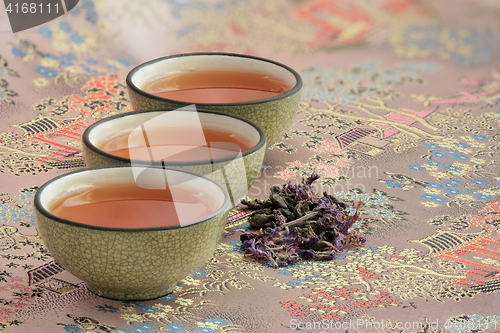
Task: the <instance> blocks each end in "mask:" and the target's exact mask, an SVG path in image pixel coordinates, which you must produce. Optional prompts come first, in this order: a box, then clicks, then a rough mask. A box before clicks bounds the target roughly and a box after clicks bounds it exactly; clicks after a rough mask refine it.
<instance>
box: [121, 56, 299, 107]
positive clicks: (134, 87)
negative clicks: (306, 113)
mask: <svg viewBox="0 0 500 333" xmlns="http://www.w3.org/2000/svg"><path fill="white" fill-rule="evenodd" d="M199 55H202V56H205V55H208V56H228V57H240V58H248V59H253V60H258V61H263V62H267V63H271V64H274V65H276V66H279V67H282V68H284V69H285V70H287V71H288V72H290V73H291V74H292V75H293V76H294V77H295V80H296V83H295V85H294V86H293V87H292V88H291V89H289V90H287V91H285V92H283V93H281V94H279V95H276V96H272V97H267V98H262V99H256V100H250V101H243V102H233V103H196V105H197V106H201V107H206V108H210V107H213V106H242V105H254V104H263V103H268V102H273V101H277V100H281V99H284V98H286V97H289V96H292V95H294V94H295V93H297V92H298V91H300V89H302V78H301V76H300V74H299V73H298V72H297V71H295V70H294V69H293V68H291V67H289V66H287V65H285V64H282V63H280V62H277V61H274V60H271V59H266V58H262V57H257V56H251V55H247V54H240V53H226V52H192V53H178V54H172V55H168V56H164V57H160V58H156V59H152V60H149V61H146V62H144V63H141V64H139V65H137V66H136V67H134V68H132V69H131V70H130V72H129V73H128V74H127V77H126V79H125V82H126V84H127V86H128V87H129V88H130V89H132V90H133V91H134V92H135V93H138V94H140V95H143V96H145V97H147V98H149V99H155V100H159V101H164V102H169V103H176V104H179V105H191V104H195V103H193V102H186V101H180V100H176V99H169V98H165V97H160V96H157V95H154V94H150V93H148V92H146V91H144V90H142V89H141V88H139V87H138V86H137V85H135V84H134V83H133V81H132V78H133V76H134V75H135V73H137V72H138V71H139V70H141V69H142V68H144V67H146V66H149V65H151V64H154V63H156V62H159V61H163V60H166V59H173V58H180V57H190V56H199Z"/></svg>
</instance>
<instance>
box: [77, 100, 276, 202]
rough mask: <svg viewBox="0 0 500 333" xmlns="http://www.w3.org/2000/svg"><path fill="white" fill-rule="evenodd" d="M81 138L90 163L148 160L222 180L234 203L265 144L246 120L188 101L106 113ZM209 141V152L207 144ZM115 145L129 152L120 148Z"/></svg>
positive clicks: (141, 163)
mask: <svg viewBox="0 0 500 333" xmlns="http://www.w3.org/2000/svg"><path fill="white" fill-rule="evenodd" d="M209 130H210V131H209ZM212 132H213V133H212ZM82 141H83V148H84V149H83V153H84V157H85V161H86V163H87V166H89V167H99V166H107V165H129V166H130V165H132V166H134V170H138V171H140V170H141V169H142V168H147V167H150V166H160V167H169V168H176V169H181V170H186V171H189V172H193V173H196V174H200V175H204V176H206V177H208V178H210V179H212V180H214V181H216V182H218V183H220V184H224V185H226V188H227V190H228V192H229V194H230V198H231V200H232V202H233V204H236V203H238V202H239V201H240V199H241V198H244V197H245V196H246V195H247V192H248V190H249V189H250V187H251V186H252V184H253V183H254V181H255V179H256V178H257V176H258V174H259V172H260V169H261V167H262V161H263V159H264V153H265V148H266V138H265V135H264V132H263V131H262V129H260V128H259V126H257V125H256V124H254V123H252V122H251V121H249V120H247V119H244V118H241V117H238V116H235V115H231V114H226V113H223V112H218V111H208V110H196V109H195V108H193V107H183V108H181V109H156V110H140V111H132V112H127V113H123V114H119V115H115V116H111V117H108V118H105V119H102V120H100V121H98V122H96V123H94V124H92V125H90V126H89V127H88V128H87V129H86V130H85V132H84V133H83V137H82ZM208 145H210V149H211V150H210V152H207V150H206V148H207V147H208ZM226 146H227V147H226ZM162 147H168V149H173V150H172V151H169V150H162V149H163V148H162ZM172 147H173V148H172ZM120 148H125V150H126V152H128V153H125V154H123V149H122V150H121V151H120V150H119V149H120ZM131 148H132V149H131ZM202 148H203V149H205V150H203V149H202ZM219 148H220V149H219ZM224 148H227V149H226V150H225V153H224V152H223V150H224ZM216 149H219V150H217V152H215V150H216Z"/></svg>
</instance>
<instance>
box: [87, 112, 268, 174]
mask: <svg viewBox="0 0 500 333" xmlns="http://www.w3.org/2000/svg"><path fill="white" fill-rule="evenodd" d="M175 110H177V108H160V109H148V110H137V111H130V112H125V113H120V114H116V115H113V116H110V117H107V118H104V119H101V120H99V121H96V122H95V123H93V124H92V125H90V126H89V127H87V129H86V130H85V131H84V132H83V135H82V142H83V144H84V145H85V146H86V147H87V148H88V149H90V150H92V151H93V152H94V153H96V154H99V155H101V156H104V157H107V158H110V159H113V160H117V161H121V162H125V163H131V164H132V161H133V162H135V163H137V164H141V165H157V166H167V167H169V166H171V167H180V166H193V165H202V164H215V163H221V162H227V161H231V160H233V159H234V158H235V157H236V156H237V154H234V155H230V156H226V157H220V158H215V159H213V160H196V161H146V160H135V159H134V160H133V159H130V158H127V157H121V156H117V155H113V154H110V153H108V152H105V151H104V150H102V149H99V148H97V147H96V146H95V145H94V144H92V142H90V138H89V136H90V132H91V131H92V130H93V129H94V128H96V127H97V126H99V125H102V124H103V123H105V122H108V121H112V120H114V119H118V118H122V117H127V116H133V115H135V114H141V113H148V112H159V111H160V112H161V111H175ZM185 112H195V111H185ZM196 112H202V113H211V114H217V115H220V116H225V117H229V118H234V119H238V120H240V121H243V122H245V123H247V124H249V125H250V126H252V127H253V128H255V129H256V130H257V132H258V133H259V136H260V139H259V142H257V144H256V145H255V146H253V147H252V148H250V149H248V150H245V151H243V152H241V155H242V157H246V156H248V155H250V154H253V153H254V152H256V151H258V150H259V149H261V148H263V147H264V146H265V145H266V135H265V134H264V131H263V130H262V128H260V127H259V126H258V125H257V124H255V123H254V122H252V121H250V120H248V119H245V118H242V117H240V116H236V115H234V114H229V113H225V112H221V111H214V110H204V109H196Z"/></svg>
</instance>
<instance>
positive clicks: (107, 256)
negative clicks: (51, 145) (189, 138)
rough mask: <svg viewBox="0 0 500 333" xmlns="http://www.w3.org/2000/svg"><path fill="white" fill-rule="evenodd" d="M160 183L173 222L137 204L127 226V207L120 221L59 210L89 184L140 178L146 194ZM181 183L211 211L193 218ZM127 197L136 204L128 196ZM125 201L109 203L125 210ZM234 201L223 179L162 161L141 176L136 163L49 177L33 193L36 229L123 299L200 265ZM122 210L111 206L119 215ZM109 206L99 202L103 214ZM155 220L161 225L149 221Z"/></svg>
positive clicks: (84, 276)
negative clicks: (153, 216)
mask: <svg viewBox="0 0 500 333" xmlns="http://www.w3.org/2000/svg"><path fill="white" fill-rule="evenodd" d="M117 184H118V185H117ZM127 184H128V185H127ZM159 184H160V185H161V184H163V186H164V187H165V186H168V188H169V194H168V195H170V193H172V194H171V195H172V198H173V202H174V203H175V204H174V206H173V207H175V208H173V209H174V210H175V212H176V214H177V216H178V221H177V220H176V221H174V222H173V223H170V220H169V219H167V218H165V217H164V216H163V215H160V216H159V217H158V218H157V219H159V220H160V221H149V220H147V217H146V216H148V214H146V213H148V211H147V210H146V209H142V210H141V211H139V212H136V213H137V216H138V218H137V219H136V220H132V223H133V224H132V225H128V226H127V227H123V226H122V224H121V221H122V219H123V220H126V219H127V218H125V217H127V215H125V217H123V216H122V217H118V218H115V221H114V222H113V223H117V224H116V225H115V226H110V225H106V222H107V221H100V220H99V219H96V220H95V222H96V223H95V224H94V220H92V219H91V220H90V221H86V220H85V219H84V218H85V214H80V215H78V216H77V218H75V219H71V220H69V219H67V218H63V217H61V216H67V215H63V214H62V211H60V207H63V208H67V207H69V206H71V204H73V203H78V202H79V203H81V200H82V197H73V198H71V197H72V196H76V195H79V194H80V195H83V196H84V195H85V193H87V192H86V191H90V190H93V189H94V190H95V188H100V189H104V190H113V188H116V186H125V185H126V186H129V185H130V186H140V187H141V188H143V189H144V190H143V192H141V193H143V194H140V195H138V196H139V199H140V200H142V201H144V200H145V198H146V197H148V196H149V193H150V192H151V191H158V188H159V187H158V185H159ZM150 185H152V186H150ZM120 188H121V187H120ZM179 190H182V191H185V190H189V191H190V192H189V193H193V195H194V197H196V198H197V199H199V201H200V202H202V203H203V202H207V205H208V207H209V208H210V210H209V211H208V213H205V212H203V213H200V214H206V215H203V216H201V217H199V218H196V219H194V220H192V219H189V218H187V217H189V216H192V215H190V214H191V213H192V212H190V211H189V210H192V209H190V208H189V207H185V206H183V202H184V201H185V200H184V199H181V200H178V199H176V198H179V195H178V194H182V193H181V192H179ZM144 191H145V192H144ZM119 193H121V192H119ZM130 193H135V192H130ZM151 193H153V192H151ZM160 193H163V192H160ZM161 195H163V194H161ZM88 197H92V200H98V199H95V198H96V195H93V196H92V195H89V196H87V197H84V198H88ZM107 197H109V198H110V199H109V200H110V201H116V200H112V199H113V195H108V196H107ZM181 197H182V196H181ZM65 198H66V199H65ZM67 198H70V199H67ZM75 198H76V199H75ZM135 199H137V197H134V198H133V199H132V200H135ZM64 200H66V201H64ZM183 200H184V201H183ZM132 203H133V202H132ZM85 204H88V202H86V203H85ZM104 204H106V202H104ZM125 204H126V205H131V201H128V202H126V203H125ZM75 205H76V204H75ZM85 207H87V206H83V208H84V209H87V211H89V210H88V208H85ZM120 207H121V208H116V207H114V208H113V207H112V208H110V209H111V210H112V209H114V210H120V211H123V206H120ZM229 207H230V200H229V195H228V193H227V191H226V189H225V188H224V187H223V186H221V185H220V184H217V183H216V182H214V181H212V180H210V179H207V178H205V177H200V176H199V175H194V174H192V173H189V172H185V171H182V170H174V169H161V168H148V169H146V170H144V171H143V172H142V173H141V176H140V182H137V179H136V178H135V176H134V173H133V171H132V168H131V167H105V168H94V169H83V170H79V171H75V172H71V173H68V174H64V175H62V176H59V177H56V178H54V179H52V180H49V181H48V182H47V183H45V184H44V185H43V186H42V187H41V188H40V189H39V190H38V191H37V193H36V195H35V199H34V209H35V213H36V225H37V229H38V231H39V233H40V236H41V238H42V240H43V242H44V244H45V245H46V246H47V248H48V250H49V252H50V253H51V255H52V256H53V257H54V259H55V260H57V262H58V263H59V264H60V265H61V266H62V267H64V268H65V269H66V270H68V271H69V272H70V273H72V274H73V275H75V276H76V277H78V278H80V279H81V280H83V281H84V282H85V283H86V285H87V287H88V289H89V290H91V291H92V292H94V293H95V294H97V295H99V296H103V297H107V298H112V299H119V300H141V299H153V298H157V297H161V296H164V295H166V294H168V293H170V292H171V291H172V290H173V289H174V287H175V285H176V284H177V283H178V282H179V281H181V280H182V279H184V278H185V277H187V276H188V275H190V274H192V273H194V272H195V271H196V270H198V269H199V268H200V267H201V266H203V265H204V264H205V263H206V262H207V260H208V259H209V258H210V257H211V256H212V255H213V253H214V251H215V249H216V248H217V246H218V245H219V243H220V240H221V237H222V234H223V230H224V226H225V223H226V219H227V211H228V209H229ZM169 209H170V208H169ZM120 211H111V214H112V215H113V214H114V215H119V214H120ZM55 212H57V214H58V215H56V213H55ZM106 213H109V212H108V211H107V210H101V211H100V213H99V214H106ZM149 213H151V211H149ZM186 214H187V215H189V216H187V215H186ZM108 216H109V215H108ZM143 216H144V217H143ZM186 216H187V217H186ZM183 217H186V218H183ZM102 218H105V217H102ZM78 220H80V221H84V222H79V221H78ZM97 220H99V221H97ZM97 222H99V225H98V223H97ZM152 222H154V223H152ZM153 224H154V225H156V226H155V227H151V226H150V225H153ZM143 225H149V226H146V227H144V226H143Z"/></svg>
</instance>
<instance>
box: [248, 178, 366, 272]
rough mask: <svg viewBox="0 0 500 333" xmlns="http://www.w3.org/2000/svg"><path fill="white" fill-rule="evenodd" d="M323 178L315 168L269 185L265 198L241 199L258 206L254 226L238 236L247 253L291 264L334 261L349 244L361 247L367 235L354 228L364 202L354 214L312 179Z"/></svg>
mask: <svg viewBox="0 0 500 333" xmlns="http://www.w3.org/2000/svg"><path fill="white" fill-rule="evenodd" d="M318 178H319V175H317V174H316V173H313V174H312V175H311V176H310V177H308V178H307V179H302V184H300V185H292V183H291V182H289V183H287V184H284V185H283V187H280V186H277V185H274V186H273V187H271V195H270V196H269V199H267V200H243V201H242V203H243V204H244V205H246V206H247V207H248V208H249V209H251V210H254V213H253V215H252V216H250V217H249V223H250V228H253V229H259V230H258V231H257V232H244V233H243V234H242V235H241V237H240V239H241V241H242V244H241V249H242V250H243V251H245V254H248V255H251V256H253V257H254V258H256V259H258V260H262V261H268V262H270V263H271V264H272V265H273V266H275V267H283V266H288V265H289V264H292V263H294V262H297V261H298V260H300V259H304V260H333V259H335V258H336V254H337V253H338V252H340V251H342V250H343V249H344V248H345V246H346V245H348V244H350V245H353V246H361V245H362V244H363V243H365V241H366V240H365V238H364V237H363V236H360V235H359V234H358V231H357V230H352V229H351V227H352V226H353V224H354V223H355V222H356V221H357V220H358V219H359V215H360V214H359V208H360V207H361V202H359V203H358V204H357V205H356V207H355V212H354V214H353V215H349V214H348V213H347V212H346V208H347V204H345V203H343V202H339V201H338V200H337V199H336V198H335V197H333V196H331V195H328V194H327V193H323V196H320V195H318V194H317V193H315V192H314V191H313V190H312V184H313V182H314V181H316V180H317V179H318Z"/></svg>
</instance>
